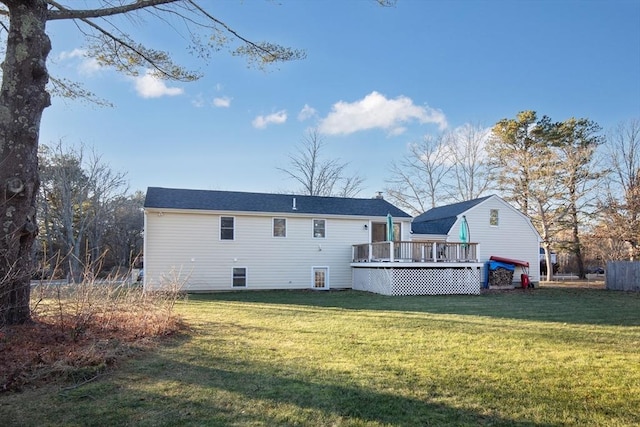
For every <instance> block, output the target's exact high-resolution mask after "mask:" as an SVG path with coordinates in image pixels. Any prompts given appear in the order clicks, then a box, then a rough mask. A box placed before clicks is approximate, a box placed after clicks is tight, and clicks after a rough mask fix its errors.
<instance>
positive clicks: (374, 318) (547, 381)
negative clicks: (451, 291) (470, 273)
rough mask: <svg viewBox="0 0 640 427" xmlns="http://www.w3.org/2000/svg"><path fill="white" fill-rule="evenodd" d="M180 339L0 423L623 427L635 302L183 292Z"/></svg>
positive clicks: (633, 378)
mask: <svg viewBox="0 0 640 427" xmlns="http://www.w3.org/2000/svg"><path fill="white" fill-rule="evenodd" d="M177 309H178V311H179V312H180V313H182V314H183V315H184V317H185V319H186V320H187V321H188V322H189V323H190V325H191V326H192V333H191V334H190V335H189V336H188V337H184V338H181V339H178V340H175V342H172V343H171V345H168V346H166V347H162V348H160V349H159V350H157V351H155V352H154V353H152V354H149V355H146V356H144V357H142V358H139V359H135V360H132V361H129V362H127V363H126V364H125V365H124V366H122V367H121V368H120V369H118V370H117V371H115V372H113V373H111V374H109V375H107V376H105V377H103V378H101V379H99V380H98V381H94V382H91V383H88V384H85V385H83V386H80V387H77V388H74V389H70V390H67V391H64V390H62V391H61V390H60V389H59V388H57V389H53V388H48V389H41V390H35V391H25V392H23V393H20V394H4V395H0V425H69V426H73V425H78V426H79V425H96V426H97V425H100V426H103V425H135V426H174V425H184V426H189V425H192V426H202V425H212V426H215V425H223V426H275V425H286V426H289V425H299V426H387V425H388V426H424V425H455V426H458V425H470V426H476V425H516V426H555V425H576V426H578V425H579V426H585V425H591V426H633V425H639V424H640V294H639V293H623V292H613V291H606V290H600V289H563V288H551V287H542V288H539V289H536V290H534V291H521V290H519V291H517V292H505V293H492V294H483V295H481V296H438V297H385V296H380V295H374V294H368V293H361V292H355V291H342V292H338V291H334V292H311V291H309V292H293V291H291V292H288V291H273V292H240V293H222V294H214V295H191V296H189V298H188V300H187V301H185V302H180V303H178V306H177Z"/></svg>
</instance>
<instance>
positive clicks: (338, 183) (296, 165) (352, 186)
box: [278, 129, 364, 197]
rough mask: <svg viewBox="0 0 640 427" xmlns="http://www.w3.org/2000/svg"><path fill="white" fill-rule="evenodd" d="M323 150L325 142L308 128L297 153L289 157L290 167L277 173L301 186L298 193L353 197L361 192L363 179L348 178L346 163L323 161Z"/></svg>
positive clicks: (334, 160)
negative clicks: (281, 173)
mask: <svg viewBox="0 0 640 427" xmlns="http://www.w3.org/2000/svg"><path fill="white" fill-rule="evenodd" d="M325 147H326V143H325V141H324V140H323V139H322V137H321V136H320V134H319V133H318V130H317V129H311V130H309V133H308V135H307V136H306V137H305V138H304V139H303V140H302V142H301V144H300V145H299V146H298V147H297V149H296V152H295V153H294V154H292V155H290V156H289V166H288V167H286V168H278V170H280V171H282V172H284V174H285V175H287V176H288V177H289V178H292V179H293V180H295V181H297V182H298V184H300V185H301V188H300V189H299V190H297V191H296V192H297V193H298V194H306V195H309V196H340V197H354V196H356V195H357V194H358V193H359V192H360V191H361V190H362V183H363V182H364V180H363V178H361V177H360V176H358V175H347V174H346V168H347V166H348V165H349V164H348V163H341V162H340V161H339V160H338V159H323V158H322V151H323V149H324V148H325Z"/></svg>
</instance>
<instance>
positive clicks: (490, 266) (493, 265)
mask: <svg viewBox="0 0 640 427" xmlns="http://www.w3.org/2000/svg"><path fill="white" fill-rule="evenodd" d="M499 268H504V269H505V270H509V271H514V270H515V269H516V266H515V265H513V264H507V263H504V262H500V261H487V262H485V263H484V283H483V284H482V287H483V288H484V289H489V272H490V271H495V270H497V269H499Z"/></svg>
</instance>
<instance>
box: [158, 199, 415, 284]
mask: <svg viewBox="0 0 640 427" xmlns="http://www.w3.org/2000/svg"><path fill="white" fill-rule="evenodd" d="M221 217H233V218H234V241H233V244H228V243H229V242H225V241H220V239H219V229H220V218H221ZM273 218H274V216H273V215H269V214H263V215H260V214H244V213H241V212H234V213H231V214H230V215H220V213H217V212H198V211H195V212H193V213H191V212H167V211H164V212H163V214H162V215H161V216H159V215H158V214H156V213H153V212H147V213H146V220H147V226H146V228H145V237H146V240H145V245H146V249H145V275H146V276H147V281H146V284H148V286H150V287H151V288H156V287H159V286H160V284H161V283H162V282H165V281H166V280H167V278H169V277H171V276H172V275H173V276H175V275H177V276H179V277H180V279H181V280H183V281H184V283H185V288H184V289H185V290H188V291H210V290H225V289H229V288H230V275H231V271H232V269H233V268H234V267H244V268H247V271H248V272H250V277H249V280H248V287H250V288H251V289H309V288H310V287H311V286H312V284H311V283H310V279H309V274H310V271H311V269H312V267H313V266H330V271H331V287H332V288H350V287H351V281H352V277H351V266H350V264H351V258H352V245H354V244H358V243H367V242H368V241H369V240H368V239H369V231H367V230H365V229H364V227H363V224H366V223H368V222H369V221H372V220H375V221H384V218H361V217H360V218H358V217H356V218H344V217H330V218H327V219H326V223H325V224H326V225H327V224H330V226H331V233H326V237H325V238H324V239H317V238H314V237H313V235H312V233H311V232H310V228H312V220H313V219H314V218H313V217H311V216H304V215H300V214H298V215H296V216H294V215H292V216H288V217H286V219H287V238H286V239H280V238H279V239H275V238H273ZM407 220H409V219H407ZM408 228H409V227H408V223H407V224H406V227H403V230H404V229H408ZM407 237H408V236H407ZM407 240H408V239H407Z"/></svg>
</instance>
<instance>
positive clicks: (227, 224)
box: [220, 216, 235, 240]
mask: <svg viewBox="0 0 640 427" xmlns="http://www.w3.org/2000/svg"><path fill="white" fill-rule="evenodd" d="M234 225H235V221H234V218H233V217H232V216H221V217H220V240H233V234H234Z"/></svg>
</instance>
